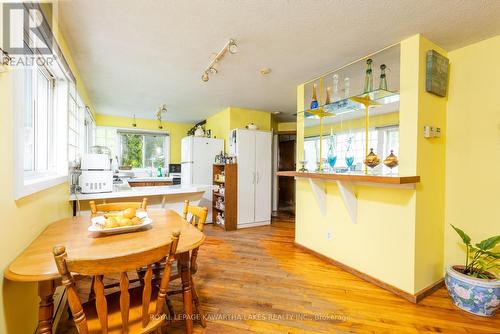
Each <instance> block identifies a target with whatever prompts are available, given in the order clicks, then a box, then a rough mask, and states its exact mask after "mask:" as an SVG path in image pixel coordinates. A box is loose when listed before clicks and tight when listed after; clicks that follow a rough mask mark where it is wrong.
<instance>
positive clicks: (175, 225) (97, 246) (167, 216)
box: [4, 210, 205, 334]
mask: <svg viewBox="0 0 500 334" xmlns="http://www.w3.org/2000/svg"><path fill="white" fill-rule="evenodd" d="M148 215H149V217H150V218H151V219H152V220H153V224H152V225H150V226H148V227H145V228H143V229H141V230H139V231H136V232H132V233H123V234H115V235H102V234H96V233H93V232H88V231H87V228H88V227H89V226H90V224H91V222H90V216H80V217H71V218H67V219H62V220H59V221H57V222H54V223H52V224H50V225H49V226H47V228H46V229H45V230H44V231H43V232H42V233H41V234H40V235H39V236H38V237H37V238H36V239H35V240H34V241H33V242H32V243H31V244H30V245H29V246H28V247H27V248H26V249H25V250H24V251H23V252H22V253H21V254H20V255H19V256H18V257H17V258H16V259H15V260H14V261H12V263H11V264H10V265H9V267H8V268H7V269H6V270H5V273H4V276H5V278H7V279H9V280H12V281H17V282H38V295H39V297H40V304H39V313H38V333H44V334H46V333H52V318H53V313H54V302H53V301H54V300H53V296H54V291H55V288H56V286H57V285H58V284H59V283H60V276H59V273H58V271H57V268H56V264H55V261H54V256H53V254H52V248H53V247H54V246H56V245H64V246H65V247H66V249H67V252H68V255H69V256H75V257H79V258H80V257H86V258H92V259H99V258H103V257H113V256H123V255H127V254H130V253H135V252H142V251H145V250H147V249H151V248H155V247H160V246H162V245H165V244H167V243H169V242H170V238H171V235H172V232H173V231H175V230H179V231H180V232H181V234H180V238H179V245H178V247H177V254H179V256H178V261H179V265H180V270H181V280H182V289H183V298H184V312H185V319H186V332H187V333H192V328H193V321H192V319H193V316H192V314H193V309H192V292H191V283H190V282H191V279H190V272H189V251H190V250H192V249H194V248H196V247H199V246H200V245H201V244H202V243H203V242H204V241H205V235H204V234H203V233H202V232H200V231H199V230H198V229H197V228H196V227H194V226H193V225H191V224H189V223H187V222H186V221H185V220H184V219H183V218H182V217H181V216H180V215H179V214H177V213H176V212H175V211H172V210H166V211H164V210H158V211H152V210H151V211H148Z"/></svg>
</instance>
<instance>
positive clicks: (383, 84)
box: [378, 64, 387, 90]
mask: <svg viewBox="0 0 500 334" xmlns="http://www.w3.org/2000/svg"><path fill="white" fill-rule="evenodd" d="M385 69H386V66H385V64H382V65H380V82H379V84H378V89H383V90H387V79H386V77H385Z"/></svg>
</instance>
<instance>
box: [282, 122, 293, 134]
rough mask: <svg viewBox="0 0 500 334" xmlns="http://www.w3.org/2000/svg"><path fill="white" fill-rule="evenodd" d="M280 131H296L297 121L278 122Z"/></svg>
mask: <svg viewBox="0 0 500 334" xmlns="http://www.w3.org/2000/svg"><path fill="white" fill-rule="evenodd" d="M280 131H297V122H282V123H278V132H280Z"/></svg>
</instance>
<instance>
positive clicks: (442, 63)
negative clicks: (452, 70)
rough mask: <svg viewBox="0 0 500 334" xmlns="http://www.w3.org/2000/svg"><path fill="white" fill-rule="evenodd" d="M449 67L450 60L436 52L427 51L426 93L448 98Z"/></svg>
mask: <svg viewBox="0 0 500 334" xmlns="http://www.w3.org/2000/svg"><path fill="white" fill-rule="evenodd" d="M449 65H450V61H449V60H448V58H446V57H445V56H443V55H441V54H439V53H438V52H437V51H436V50H429V51H427V71H426V72H427V73H426V80H425V90H426V91H428V92H429V93H432V94H435V95H438V96H446V91H447V88H448V68H449Z"/></svg>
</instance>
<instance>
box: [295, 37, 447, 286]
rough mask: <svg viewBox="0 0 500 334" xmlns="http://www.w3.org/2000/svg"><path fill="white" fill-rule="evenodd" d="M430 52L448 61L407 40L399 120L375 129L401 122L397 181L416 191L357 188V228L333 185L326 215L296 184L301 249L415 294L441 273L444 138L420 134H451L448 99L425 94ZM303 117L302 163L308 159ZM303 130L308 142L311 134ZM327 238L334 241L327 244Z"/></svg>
mask: <svg viewBox="0 0 500 334" xmlns="http://www.w3.org/2000/svg"><path fill="white" fill-rule="evenodd" d="M430 48H433V49H436V50H438V51H440V52H442V53H444V54H445V55H446V53H445V52H443V51H442V50H441V49H440V48H439V47H437V46H436V45H434V44H432V43H431V42H430V41H428V40H426V39H425V38H423V37H422V36H421V35H416V36H413V37H411V38H409V39H407V40H404V41H402V43H401V73H400V77H401V80H400V82H401V84H400V85H401V86H400V91H401V102H400V112H399V115H398V113H394V114H387V115H381V116H379V117H380V118H379V119H378V120H373V121H372V122H371V124H372V125H373V124H374V123H373V122H374V121H377V122H378V121H380V123H381V125H382V124H390V123H392V124H395V123H397V120H398V116H399V125H400V152H401V153H400V161H401V162H400V163H401V167H400V174H401V175H421V177H422V183H421V184H419V185H418V186H417V188H416V189H415V190H413V189H388V188H383V187H380V186H378V187H377V186H373V187H370V186H355V192H356V195H357V200H358V208H357V213H358V219H357V224H353V223H352V222H351V220H350V218H349V215H348V213H347V210H346V207H345V205H344V203H343V200H342V198H341V197H340V193H339V189H338V187H337V185H336V184H335V183H326V184H325V185H324V186H323V189H324V190H325V191H326V201H327V204H326V207H327V212H326V215H325V216H323V215H322V214H321V213H320V210H319V206H318V203H317V201H316V198H315V196H314V194H313V192H312V189H311V185H310V184H309V181H308V180H307V179H299V180H297V182H296V187H297V188H296V190H297V191H296V194H297V198H296V203H297V204H296V205H297V208H296V242H298V243H299V244H302V245H304V246H306V247H308V248H310V249H313V250H315V251H317V252H319V253H321V254H324V255H326V256H328V257H330V258H332V259H335V260H337V261H339V262H341V263H344V264H346V265H348V266H350V267H353V268H355V269H357V270H359V271H361V272H363V273H366V274H368V275H370V276H373V277H375V278H377V279H379V280H381V281H383V282H385V283H388V284H391V285H393V286H395V287H397V288H399V289H402V290H404V291H406V292H408V293H411V294H414V293H416V292H418V291H420V290H421V289H423V288H425V287H427V286H429V285H431V284H433V283H434V282H436V281H437V280H439V279H440V278H441V277H442V274H443V227H442V222H443V213H444V182H443V180H444V147H445V138H444V136H443V137H442V138H440V139H433V140H427V139H425V140H424V139H423V137H422V130H421V129H422V128H423V124H429V125H434V126H439V127H441V128H442V129H443V130H445V128H446V118H445V111H446V99H445V98H438V97H435V96H433V95H431V94H429V93H427V92H425V62H426V57H425V53H426V52H427V50H429V49H430ZM303 92H304V86H303V85H300V86H298V88H297V97H298V98H297V106H298V107H297V108H298V109H297V110H299V111H300V110H301V108H303ZM301 115H302V114H301V113H298V117H297V122H298V133H297V137H298V138H297V150H298V151H297V156H298V157H299V158H298V160H301V159H300V157H301V156H302V154H303V152H302V151H303V149H302V147H303V145H302V140H303V138H301V137H303V136H304V130H303V129H302V125H301V124H302V123H303V117H301ZM344 125H345V124H344ZM352 126H353V127H361V124H357V126H356V120H355V121H353V124H352ZM327 128H328V127H327ZM328 130H329V128H328ZM305 131H306V135H307V132H308V131H314V129H313V130H309V129H306V130H305ZM315 133H316V134H317V133H318V130H316V132H315ZM327 232H331V233H332V235H333V238H332V240H327Z"/></svg>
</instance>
